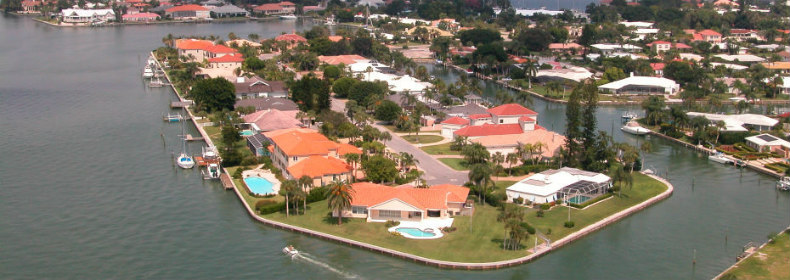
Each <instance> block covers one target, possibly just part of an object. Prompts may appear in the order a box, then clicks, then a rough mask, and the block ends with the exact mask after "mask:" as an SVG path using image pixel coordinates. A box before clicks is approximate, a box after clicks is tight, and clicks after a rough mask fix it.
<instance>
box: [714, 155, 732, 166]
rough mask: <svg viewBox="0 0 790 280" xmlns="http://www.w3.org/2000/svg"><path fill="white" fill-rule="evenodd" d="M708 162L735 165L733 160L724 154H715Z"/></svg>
mask: <svg viewBox="0 0 790 280" xmlns="http://www.w3.org/2000/svg"><path fill="white" fill-rule="evenodd" d="M708 160H710V161H712V162H718V163H721V164H733V163H734V161H733V160H732V159H730V158H728V157H727V156H725V155H724V154H723V153H715V154H712V155H709V156H708Z"/></svg>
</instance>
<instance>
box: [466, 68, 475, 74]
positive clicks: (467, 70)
mask: <svg viewBox="0 0 790 280" xmlns="http://www.w3.org/2000/svg"><path fill="white" fill-rule="evenodd" d="M464 72H466V74H468V75H472V74H474V73H475V71H472V68H469V69H466V70H464Z"/></svg>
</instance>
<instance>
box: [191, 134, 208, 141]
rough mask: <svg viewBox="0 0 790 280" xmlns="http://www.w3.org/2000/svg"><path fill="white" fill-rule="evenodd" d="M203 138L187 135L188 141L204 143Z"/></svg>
mask: <svg viewBox="0 0 790 280" xmlns="http://www.w3.org/2000/svg"><path fill="white" fill-rule="evenodd" d="M203 140H204V139H203V137H195V136H192V134H187V141H203Z"/></svg>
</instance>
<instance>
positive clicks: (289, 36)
mask: <svg viewBox="0 0 790 280" xmlns="http://www.w3.org/2000/svg"><path fill="white" fill-rule="evenodd" d="M274 40H275V41H288V42H307V39H305V38H304V37H302V36H299V35H297V34H293V33H291V34H283V35H280V36H277V37H274Z"/></svg>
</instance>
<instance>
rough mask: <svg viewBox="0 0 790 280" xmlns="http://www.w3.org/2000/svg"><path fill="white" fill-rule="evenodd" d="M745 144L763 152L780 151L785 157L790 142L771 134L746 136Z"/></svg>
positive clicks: (789, 147) (788, 150)
mask: <svg viewBox="0 0 790 280" xmlns="http://www.w3.org/2000/svg"><path fill="white" fill-rule="evenodd" d="M745 140H746V145H749V147H752V148H754V149H755V150H757V151H760V152H763V153H777V152H778V153H781V154H783V155H784V157H785V158H786V157H787V155H788V153H789V152H790V142H787V141H785V140H784V139H781V138H779V137H776V136H773V135H771V134H760V135H755V136H750V137H746V139H745Z"/></svg>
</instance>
